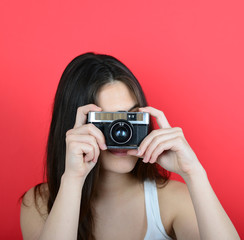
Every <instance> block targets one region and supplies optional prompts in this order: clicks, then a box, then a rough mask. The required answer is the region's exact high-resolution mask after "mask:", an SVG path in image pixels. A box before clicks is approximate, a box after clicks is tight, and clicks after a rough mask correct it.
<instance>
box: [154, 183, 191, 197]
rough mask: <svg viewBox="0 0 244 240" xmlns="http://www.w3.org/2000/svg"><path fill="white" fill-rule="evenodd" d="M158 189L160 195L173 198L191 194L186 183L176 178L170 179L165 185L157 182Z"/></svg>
mask: <svg viewBox="0 0 244 240" xmlns="http://www.w3.org/2000/svg"><path fill="white" fill-rule="evenodd" d="M157 191H158V195H159V196H160V197H163V198H170V199H171V200H173V199H175V198H178V197H182V196H184V195H189V192H188V188H187V186H186V184H185V183H182V182H180V181H176V180H168V181H167V182H166V183H165V184H164V185H160V184H157Z"/></svg>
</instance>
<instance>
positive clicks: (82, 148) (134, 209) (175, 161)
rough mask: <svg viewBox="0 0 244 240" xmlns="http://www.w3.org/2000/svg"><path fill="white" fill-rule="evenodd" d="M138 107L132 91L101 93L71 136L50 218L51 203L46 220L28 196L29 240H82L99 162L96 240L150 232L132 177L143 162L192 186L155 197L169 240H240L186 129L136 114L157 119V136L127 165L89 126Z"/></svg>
mask: <svg viewBox="0 0 244 240" xmlns="http://www.w3.org/2000/svg"><path fill="white" fill-rule="evenodd" d="M111 99H113V101H111ZM136 103H137V101H136V99H135V97H134V96H133V94H131V92H130V91H129V89H128V88H127V87H126V85H124V84H123V83H121V82H119V81H115V82H114V83H111V84H107V85H105V86H104V87H103V88H102V89H101V90H100V91H99V93H98V95H97V106H96V105H94V104H89V105H86V106H83V107H80V108H78V110H77V115H76V122H75V125H74V127H73V128H72V129H70V130H69V131H67V133H66V165H65V166H66V167H65V172H64V174H63V176H62V179H61V185H60V189H59V192H58V194H57V197H56V200H55V202H54V205H53V208H52V210H51V212H50V213H49V215H47V209H46V202H45V199H41V198H39V199H38V201H39V206H40V208H41V211H42V213H43V215H44V218H42V217H41V216H40V214H39V213H38V212H37V210H36V208H35V205H34V200H33V189H31V190H29V191H28V192H27V194H26V196H25V200H26V201H27V202H28V203H29V204H28V205H29V207H25V206H23V205H22V206H21V229H22V234H23V238H24V239H25V240H26V239H45V240H46V239H52V240H54V239H59V240H60V239H66V240H67V239H76V234H77V227H78V217H79V207H80V199H81V189H82V187H83V184H84V181H85V179H86V176H87V175H88V174H89V172H90V171H91V169H92V168H93V167H94V166H95V164H96V163H97V161H101V164H102V171H101V176H100V181H99V187H98V189H99V191H98V193H97V196H96V199H95V211H96V218H95V237H96V239H99V240H103V239H106V240H108V239H143V238H144V236H145V234H146V228H147V219H146V213H145V202H144V189H143V185H142V184H141V183H139V182H138V181H137V180H136V179H135V178H134V177H133V176H132V175H131V174H130V171H131V170H132V169H133V168H134V166H135V164H136V162H137V161H138V156H140V157H142V158H143V161H144V163H145V164H152V163H155V162H157V163H158V164H160V165H161V166H162V167H163V168H165V169H167V170H169V171H172V172H175V173H177V174H179V175H180V176H181V177H182V178H183V179H184V180H185V182H186V184H183V183H180V182H177V181H170V182H169V184H167V185H166V186H165V187H164V188H160V189H158V190H157V191H158V200H159V207H160V215H161V220H162V223H163V225H164V228H165V229H166V232H167V233H168V234H169V235H171V236H172V237H173V236H176V238H177V239H188V240H189V239H192V240H193V239H194V240H196V239H206V240H211V239H240V238H239V236H238V234H237V232H236V230H235V228H234V226H233V224H232V223H231V221H230V219H229V218H228V216H227V214H226V213H225V211H224V209H223V208H222V206H221V204H220V203H219V201H218V199H217V197H216V195H215V194H214V192H213V190H212V188H211V185H210V183H209V181H208V179H207V175H206V172H205V170H204V169H203V167H202V165H201V164H200V162H199V160H198V158H197V156H196V155H195V153H194V152H193V150H192V149H191V147H190V146H189V144H188V143H187V141H186V139H185V137H184V134H183V131H182V129H181V128H179V127H175V128H172V127H171V126H170V124H169V122H168V121H167V118H166V117H165V115H164V113H163V112H162V111H160V110H158V109H155V108H153V107H145V108H139V109H133V110H132V111H143V112H149V113H150V114H151V115H152V116H153V117H155V118H156V120H157V123H158V126H159V129H157V130H154V131H153V132H151V133H150V134H149V135H148V136H147V137H146V138H145V139H144V140H143V141H142V143H141V144H140V146H139V149H138V150H130V151H128V152H127V156H122V157H119V156H115V155H114V154H112V153H111V152H109V151H108V150H107V149H106V146H105V139H104V136H103V134H102V132H101V131H100V130H99V129H98V128H96V127H95V126H94V125H93V124H85V123H86V118H87V114H88V112H89V111H119V110H125V111H127V110H129V109H130V108H131V107H132V106H134V105H135V104H136ZM43 191H45V185H43ZM206 203H207V204H206ZM118 206H119V207H118ZM30 219H31V220H30ZM111 226H112V227H111ZM125 229H126V231H125Z"/></svg>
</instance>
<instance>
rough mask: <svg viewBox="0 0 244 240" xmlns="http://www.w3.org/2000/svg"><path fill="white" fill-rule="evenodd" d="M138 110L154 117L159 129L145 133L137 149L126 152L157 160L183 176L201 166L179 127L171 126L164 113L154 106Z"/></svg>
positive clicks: (149, 159) (162, 165)
mask: <svg viewBox="0 0 244 240" xmlns="http://www.w3.org/2000/svg"><path fill="white" fill-rule="evenodd" d="M139 111H140V112H148V113H149V114H151V115H152V116H153V117H155V118H156V120H157V123H158V126H159V128H160V129H157V130H153V131H152V132H151V133H150V134H149V135H147V136H146V137H145V138H144V139H143V141H142V142H141V144H140V146H139V148H138V150H129V151H127V154H129V155H136V156H138V157H141V158H143V162H145V163H155V162H157V163H158V164H159V165H160V166H161V167H163V168H164V169H166V170H168V171H170V172H174V173H177V174H179V175H180V176H182V177H183V178H184V177H187V176H189V175H191V174H193V173H194V172H195V171H197V169H199V168H202V166H201V164H200V162H199V161H198V158H197V156H196V154H195V153H194V152H193V150H192V149H191V147H190V145H189V144H188V143H187V141H186V139H185V137H184V134H183V131H182V129H181V128H179V127H174V128H172V127H171V126H170V124H169V122H168V120H167V118H166V117H165V115H164V113H163V112H162V111H160V110H158V109H156V108H153V107H144V108H139Z"/></svg>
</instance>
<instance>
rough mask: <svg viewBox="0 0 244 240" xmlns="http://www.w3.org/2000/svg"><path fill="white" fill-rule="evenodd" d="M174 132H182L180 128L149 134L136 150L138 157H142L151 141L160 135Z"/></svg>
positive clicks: (159, 130) (155, 131) (160, 130)
mask: <svg viewBox="0 0 244 240" xmlns="http://www.w3.org/2000/svg"><path fill="white" fill-rule="evenodd" d="M174 132H182V130H181V128H178V127H175V128H167V129H165V128H164V129H157V130H153V131H152V132H150V133H149V134H148V135H147V136H146V137H145V138H144V139H143V141H142V142H141V144H140V146H139V148H138V152H139V153H138V156H141V155H144V153H145V151H146V149H147V147H148V145H149V144H150V143H151V142H152V140H153V139H154V138H155V137H156V136H159V135H161V134H164V135H165V134H171V133H174Z"/></svg>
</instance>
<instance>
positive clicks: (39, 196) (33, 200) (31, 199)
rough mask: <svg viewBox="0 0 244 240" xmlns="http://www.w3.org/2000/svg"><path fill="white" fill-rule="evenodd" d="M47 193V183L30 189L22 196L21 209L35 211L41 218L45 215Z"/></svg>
mask: <svg viewBox="0 0 244 240" xmlns="http://www.w3.org/2000/svg"><path fill="white" fill-rule="evenodd" d="M48 197H49V191H48V184H47V183H40V184H38V185H36V186H34V187H32V188H30V189H29V190H28V191H27V192H26V193H25V194H24V196H23V199H22V204H21V208H22V209H29V210H30V209H33V210H36V211H37V212H38V213H39V214H40V215H41V217H43V218H45V216H46V215H47V203H48Z"/></svg>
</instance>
